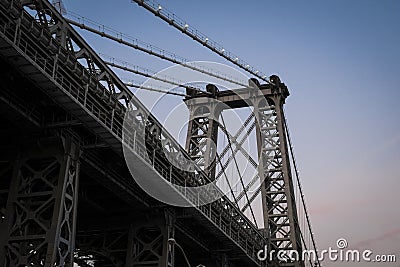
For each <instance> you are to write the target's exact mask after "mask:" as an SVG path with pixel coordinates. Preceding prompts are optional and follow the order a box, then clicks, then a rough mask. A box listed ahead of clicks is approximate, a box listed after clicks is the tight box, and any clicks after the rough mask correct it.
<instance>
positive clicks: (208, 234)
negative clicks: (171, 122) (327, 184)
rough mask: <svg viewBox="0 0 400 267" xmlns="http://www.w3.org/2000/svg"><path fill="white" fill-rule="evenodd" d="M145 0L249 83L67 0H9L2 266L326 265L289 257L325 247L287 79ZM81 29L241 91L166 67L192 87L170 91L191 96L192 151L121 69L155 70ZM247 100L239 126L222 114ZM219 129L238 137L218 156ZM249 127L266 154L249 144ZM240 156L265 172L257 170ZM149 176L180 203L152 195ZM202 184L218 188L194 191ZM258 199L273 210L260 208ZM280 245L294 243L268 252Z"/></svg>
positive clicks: (0, 12)
mask: <svg viewBox="0 0 400 267" xmlns="http://www.w3.org/2000/svg"><path fill="white" fill-rule="evenodd" d="M135 2H137V3H138V4H139V5H140V6H142V7H144V8H146V9H147V10H149V11H150V12H152V13H153V14H155V15H157V16H158V17H159V18H160V19H162V20H164V21H166V22H168V23H169V24H170V25H171V26H173V27H175V28H177V29H178V30H180V31H182V32H183V34H186V35H188V36H189V37H191V38H193V39H194V40H195V41H198V42H201V43H202V44H203V45H204V46H205V47H207V48H208V49H210V50H212V51H213V52H216V53H217V54H219V55H220V56H222V57H223V58H225V59H227V60H228V61H230V62H231V63H232V64H234V65H236V66H237V67H239V68H242V69H243V70H245V71H247V72H249V73H250V74H251V75H252V77H254V78H252V79H250V80H249V81H248V84H243V82H239V81H236V80H234V79H232V78H230V77H228V76H224V75H221V74H219V73H216V72H213V71H210V70H208V69H206V68H202V67H201V66H198V65H193V64H188V63H187V62H186V61H185V59H182V58H179V57H176V56H174V55H172V54H169V53H167V52H165V51H163V50H157V48H156V47H152V46H149V45H143V43H142V42H141V41H138V40H136V41H132V40H128V39H127V38H125V36H123V35H119V36H117V35H113V32H112V31H108V30H107V28H105V27H100V28H99V27H97V28H96V27H94V26H93V24H90V23H85V22H84V21H83V20H82V18H79V17H75V18H76V19H75V20H74V19H73V17H72V18H71V17H68V18H67V17H66V16H65V15H64V14H63V12H62V11H63V10H62V9H61V8H60V7H61V3H60V2H58V8H57V5H53V4H54V3H53V4H52V3H50V2H48V1H45V0H32V1H29V0H27V1H25V0H24V1H22V0H21V1H18V0H2V1H1V2H0V62H1V64H0V73H1V84H0V87H1V88H0V102H1V104H0V110H1V112H0V124H1V125H2V126H1V130H0V133H1V137H2V138H1V140H0V147H1V150H0V151H1V152H0V213H1V221H0V266H1V267H3V266H7V267H8V266H46V267H48V266H96V267H100V266H104V267H106V266H163V267H167V266H171V267H172V266H221V267H222V266H224V267H228V266H320V262H319V261H318V259H301V258H297V259H295V258H292V257H290V255H291V254H290V253H293V252H297V253H299V254H300V255H301V254H302V251H303V250H312V251H316V244H315V239H314V236H313V234H312V231H311V224H310V220H309V216H308V214H307V209H306V205H305V202H304V195H303V193H302V188H301V184H300V180H299V177H298V172H297V167H296V162H295V160H294V154H293V147H292V145H291V141H290V135H289V131H288V127H287V123H286V119H285V115H284V109H283V106H284V103H285V99H286V98H287V97H288V96H289V90H288V88H287V87H286V85H285V84H284V83H283V82H281V80H280V79H279V77H278V76H276V75H272V76H270V77H269V78H268V77H267V76H266V75H264V74H261V72H259V71H258V70H256V69H254V68H253V67H250V65H249V64H247V63H246V62H244V61H242V60H240V59H239V58H238V57H237V56H235V55H233V54H231V53H230V52H228V51H225V49H222V48H220V47H219V46H218V44H217V43H216V42H214V41H212V40H211V39H209V38H207V37H205V36H203V35H201V34H199V33H198V32H197V31H196V30H194V29H192V28H191V27H189V26H188V25H187V24H186V23H182V22H181V21H180V20H179V18H176V17H172V16H171V14H169V13H168V11H166V10H165V9H163V8H162V7H160V6H158V5H154V4H153V3H152V2H149V1H135ZM86 22H88V21H86ZM77 28H81V29H83V30H86V31H89V32H92V33H93V34H97V35H99V36H102V37H105V38H108V39H110V40H113V41H115V42H118V43H120V44H123V45H126V46H129V47H131V48H133V49H138V50H141V51H143V52H146V53H148V54H150V55H151V56H157V57H160V58H162V59H164V60H167V61H170V62H172V63H176V64H180V65H181V66H183V67H186V68H190V69H192V70H193V71H198V72H201V73H203V74H206V75H209V76H212V77H215V78H219V79H221V80H225V81H228V82H231V83H234V84H236V85H237V88H236V89H233V90H223V89H222V88H218V87H217V86H215V85H213V84H207V86H203V87H198V86H194V85H187V84H186V85H185V84H180V83H179V82H174V81H173V80H169V79H166V80H165V79H164V78H158V79H159V80H160V79H161V80H162V79H164V80H163V82H169V83H171V84H175V85H176V86H177V87H178V88H184V89H185V91H184V92H180V93H179V92H172V91H171V92H165V93H168V94H174V95H175V96H179V97H183V102H184V103H185V105H186V106H187V108H188V110H189V111H190V114H191V115H190V116H191V117H190V121H189V125H188V130H187V139H186V146H185V148H183V147H182V146H181V145H180V144H179V142H178V141H176V139H175V138H174V137H173V136H172V135H171V134H169V133H168V131H166V130H165V129H164V128H163V125H162V124H161V123H160V122H159V121H158V120H157V118H156V116H155V115H154V114H152V113H151V112H150V111H149V110H148V109H147V108H146V106H145V105H144V104H143V103H141V101H140V100H139V99H138V98H137V97H136V96H135V94H134V93H133V91H132V90H130V89H129V87H132V86H134V85H133V84H132V83H128V82H125V81H122V80H121V78H120V77H119V76H118V75H117V74H116V72H115V71H114V70H113V69H116V68H119V69H123V70H124V71H128V72H131V73H135V74H137V75H143V76H146V77H150V76H151V75H150V74H149V72H147V71H146V70H143V69H139V68H134V67H132V66H129V65H127V64H118V62H115V61H110V60H107V59H106V58H105V57H102V56H101V55H99V54H98V53H96V51H94V49H93V48H92V47H91V46H90V45H88V43H87V42H86V41H85V40H84V38H83V37H82V36H81V35H80V34H79V33H78V31H77ZM259 80H260V81H262V82H263V84H261V83H260V82H259ZM137 88H139V90H153V91H158V92H163V91H162V90H160V89H157V88H150V87H149V88H146V87H145V86H143V87H142V86H137ZM215 103H217V104H215ZM219 103H223V104H224V105H222V106H221V105H220V104H219ZM244 107H247V108H251V109H252V112H251V114H250V115H249V117H248V118H247V119H246V120H245V121H244V123H243V125H242V127H240V128H239V130H238V132H237V133H236V134H234V133H230V132H229V131H228V129H227V127H226V125H225V122H224V121H222V123H221V122H220V121H219V118H220V117H221V116H222V113H223V111H224V110H227V109H237V108H244ZM222 118H223V117H222ZM218 131H222V133H223V134H225V135H226V137H227V139H228V144H227V145H226V147H224V148H222V150H219V152H218V153H217V152H216V149H215V148H213V146H212V144H213V143H214V144H216V143H218V142H217V139H218V137H219V134H218ZM251 131H255V132H256V137H257V142H256V143H257V152H258V157H257V158H256V159H254V157H253V156H252V155H251V154H250V153H248V152H246V150H245V149H243V147H242V144H243V142H244V140H245V139H246V138H248V137H249V135H250V132H251ZM240 138H242V139H240ZM238 153H242V154H243V155H244V156H245V157H246V158H247V159H248V162H249V163H250V165H251V166H252V167H253V168H254V170H256V173H257V174H256V175H255V176H254V177H252V179H250V180H248V181H245V179H243V177H242V176H241V173H240V170H239V168H238V163H237V160H236V155H237V154H238ZM174 160H175V161H176V162H174ZM223 160H224V162H222V161H223ZM178 165H179V166H178ZM229 165H231V166H235V165H236V169H237V171H238V177H239V178H240V179H239V182H240V183H239V185H240V188H241V190H239V192H238V191H237V190H236V192H234V190H232V188H231V185H229V187H230V191H229V192H228V193H224V192H222V191H221V189H220V188H219V187H218V186H217V185H216V184H215V183H214V181H217V180H218V179H219V178H221V177H224V176H225V178H227V181H229V179H228V177H227V176H228V175H227V173H226V170H227V168H228V166H229ZM141 181H142V182H145V183H150V186H149V187H150V189H154V190H156V191H158V192H162V193H164V194H165V195H167V196H168V197H171V196H173V197H176V198H177V199H179V204H177V205H173V204H171V203H165V202H164V201H161V200H160V199H157V198H155V197H154V196H152V195H150V194H149V193H148V192H147V190H145V189H144V188H143V186H141ZM152 181H153V182H152ZM228 183H229V182H228ZM171 185H173V186H171ZM204 185H211V186H210V187H209V188H208V189H207V190H203V191H200V192H199V191H195V190H194V189H196V188H201V187H202V186H204ZM254 188H255V189H254ZM253 189H254V190H253ZM258 198H259V199H261V204H262V210H256V209H255V207H256V205H255V204H254V203H255V202H256V199H258ZM259 215H261V217H262V220H261V221H262V225H261V224H260V220H259V219H257V218H256V217H257V216H259ZM270 251H276V252H278V251H283V253H282V254H278V255H276V254H273V255H272V254H271V255H272V256H271V257H265V258H263V257H264V256H266V255H265V254H268V253H267V252H270ZM260 252H262V253H260Z"/></svg>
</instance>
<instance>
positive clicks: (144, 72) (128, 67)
mask: <svg viewBox="0 0 400 267" xmlns="http://www.w3.org/2000/svg"><path fill="white" fill-rule="evenodd" d="M99 55H100V56H102V57H103V58H104V57H108V60H109V61H107V60H104V63H106V64H107V65H109V66H111V67H114V68H117V69H121V70H124V71H127V72H131V73H134V74H138V75H141V76H144V77H147V78H151V79H154V80H158V81H161V82H164V83H168V84H172V85H175V86H178V87H182V88H185V89H188V90H191V91H198V92H201V93H205V94H211V93H209V92H206V91H203V90H201V89H200V88H198V87H194V86H190V85H184V84H183V83H182V82H179V81H175V80H174V79H173V78H169V77H159V76H157V73H156V72H154V71H152V70H149V69H145V68H142V67H140V66H137V65H133V64H130V63H129V62H126V61H123V60H120V59H116V58H114V57H110V56H107V55H104V54H101V53H99ZM115 62H118V63H120V64H117V63H115Z"/></svg>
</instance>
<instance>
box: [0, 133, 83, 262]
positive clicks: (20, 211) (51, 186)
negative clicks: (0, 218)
mask: <svg viewBox="0 0 400 267" xmlns="http://www.w3.org/2000/svg"><path fill="white" fill-rule="evenodd" d="M26 147H27V148H26V149H25V148H23V151H22V153H21V154H20V156H19V157H18V159H17V160H16V162H15V164H14V171H13V176H12V180H11V185H10V190H9V194H8V200H7V205H6V212H5V218H4V222H3V223H2V224H1V229H0V246H1V250H0V259H2V260H1V261H0V266H1V267H8V266H45V267H50V266H51V267H54V266H60V267H61V266H69V267H72V266H73V256H74V255H73V251H74V244H75V231H76V229H75V225H76V209H77V196H78V177H79V160H78V159H79V148H78V146H77V145H76V144H75V143H74V142H72V141H71V140H70V139H69V138H61V137H56V138H49V139H42V140H39V141H38V142H36V143H35V144H33V145H32V144H31V145H28V146H26ZM3 259H4V260H3Z"/></svg>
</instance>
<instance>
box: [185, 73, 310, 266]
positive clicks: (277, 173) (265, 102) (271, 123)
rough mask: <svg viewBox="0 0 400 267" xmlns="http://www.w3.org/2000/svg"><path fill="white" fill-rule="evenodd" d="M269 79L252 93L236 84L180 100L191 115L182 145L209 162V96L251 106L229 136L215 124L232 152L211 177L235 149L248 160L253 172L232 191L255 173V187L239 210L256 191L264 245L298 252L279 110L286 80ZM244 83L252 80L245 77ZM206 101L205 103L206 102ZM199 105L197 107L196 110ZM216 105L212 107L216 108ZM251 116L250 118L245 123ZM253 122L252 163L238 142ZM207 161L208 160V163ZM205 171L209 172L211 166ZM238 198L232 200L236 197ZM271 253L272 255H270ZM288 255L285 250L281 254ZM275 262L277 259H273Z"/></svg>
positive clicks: (212, 136)
mask: <svg viewBox="0 0 400 267" xmlns="http://www.w3.org/2000/svg"><path fill="white" fill-rule="evenodd" d="M272 79H274V81H273V82H271V83H272V84H278V86H274V85H271V84H270V85H263V86H257V87H259V89H260V91H261V92H262V94H261V95H258V96H253V95H257V92H258V91H257V90H255V91H254V92H253V93H252V92H251V91H252V90H251V88H245V89H241V90H232V91H222V92H220V93H218V92H217V90H215V91H216V92H217V93H215V94H214V96H206V95H204V94H200V93H198V94H197V95H196V94H194V95H193V96H192V98H189V100H186V103H189V104H188V107H189V110H190V111H191V113H190V114H191V115H190V118H191V121H190V122H189V128H188V142H187V149H188V150H189V154H191V155H192V157H193V158H194V159H195V160H196V161H198V162H204V163H207V162H210V160H209V159H208V157H209V155H210V154H211V152H210V151H211V150H216V147H209V146H210V142H209V140H212V141H214V140H216V139H217V136H216V135H217V130H216V128H218V125H219V122H218V118H219V117H218V116H216V115H215V114H214V113H215V112H214V113H213V112H212V110H213V108H212V107H213V106H215V105H213V103H214V98H215V99H216V100H218V101H219V102H222V103H224V104H225V105H223V107H224V108H241V107H246V106H247V107H251V106H253V115H250V116H249V117H248V119H247V120H246V121H245V122H244V125H243V126H242V127H241V128H240V129H239V131H238V133H237V134H235V135H234V136H232V135H231V134H230V133H228V132H227V130H226V129H225V127H221V129H222V130H223V132H224V133H225V134H226V135H227V136H228V138H230V139H231V140H233V141H232V143H233V144H235V146H236V147H235V149H233V148H232V146H231V144H229V145H228V146H229V147H230V148H231V152H232V154H231V155H230V157H228V159H227V161H226V162H225V164H223V166H222V168H221V170H220V171H219V173H218V174H217V176H216V177H214V176H211V179H213V178H219V177H220V176H221V175H222V173H224V172H225V169H226V167H227V166H228V165H229V163H230V161H231V160H232V158H233V157H234V156H235V154H236V153H237V152H238V151H241V152H242V153H243V154H244V155H245V156H247V158H248V159H249V162H250V163H251V164H252V165H253V166H255V167H256V168H257V169H258V175H256V176H255V177H254V178H253V179H252V180H251V181H250V183H249V184H248V185H247V186H244V185H243V191H242V192H240V194H239V195H238V196H236V197H235V196H234V198H235V200H236V201H238V197H239V199H241V198H243V196H247V195H246V192H247V191H248V189H249V188H251V187H252V186H253V185H254V183H255V182H256V181H257V179H260V182H261V185H260V187H259V188H258V189H257V190H256V191H255V193H253V195H252V196H251V197H250V199H249V198H246V200H247V201H246V204H245V205H244V206H243V207H241V210H242V212H243V211H245V210H246V209H247V208H249V207H250V208H251V203H252V202H253V201H254V199H255V198H256V197H257V196H258V195H259V194H261V196H262V197H261V199H262V205H263V216H264V229H265V230H266V231H265V233H266V234H267V237H268V239H269V244H268V246H269V250H268V251H271V250H274V251H276V252H278V251H280V250H286V251H289V250H295V251H297V252H298V253H299V255H301V252H302V251H301V249H302V245H301V236H300V227H299V223H298V215H297V209H296V202H295V195H294V187H293V182H292V174H291V167H290V161H289V154H288V143H287V140H286V133H285V121H284V116H283V104H284V101H285V99H286V97H287V96H288V95H289V91H288V90H287V88H286V86H285V85H284V84H283V83H281V82H280V80H279V78H278V77H277V76H271V80H272ZM250 84H252V83H251V82H250ZM243 99H247V101H243ZM210 107H211V108H210ZM199 111H202V112H203V113H201V114H200V115H199V114H196V112H198V113H199ZM220 113H221V110H218V114H220ZM252 119H253V124H250V122H251V120H252ZM249 124H250V127H249V129H247V131H246V133H245V134H244V137H242V140H240V141H237V140H236V139H237V137H238V136H239V135H240V134H241V132H243V131H244V130H245V129H246V126H247V125H249ZM254 126H255V128H256V137H257V147H258V156H259V162H258V164H257V163H256V162H255V161H254V159H252V158H251V157H250V155H249V154H248V153H247V152H246V151H245V150H244V149H243V148H242V147H241V145H242V144H243V142H244V139H246V138H247V137H248V136H249V134H250V132H251V131H252V130H253V129H254ZM228 146H227V147H225V148H224V150H223V151H222V154H223V155H225V153H226V152H227V151H228V149H229V148H228ZM211 166H212V165H211ZM209 175H215V171H214V172H212V173H210V174H209ZM237 204H238V203H237ZM275 256H276V255H275ZM286 256H288V254H287V255H286ZM287 259H288V262H286V263H285V264H284V265H285V266H304V262H303V261H293V262H291V261H290V259H289V257H288V258H287ZM275 262H278V261H277V259H275Z"/></svg>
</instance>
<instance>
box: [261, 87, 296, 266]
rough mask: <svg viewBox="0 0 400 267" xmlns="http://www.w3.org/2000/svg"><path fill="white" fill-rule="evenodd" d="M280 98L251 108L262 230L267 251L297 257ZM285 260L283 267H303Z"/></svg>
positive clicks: (280, 95) (294, 218) (289, 172)
mask: <svg viewBox="0 0 400 267" xmlns="http://www.w3.org/2000/svg"><path fill="white" fill-rule="evenodd" d="M284 99H285V97H284V96H283V95H282V94H280V93H277V94H274V95H271V96H269V97H266V98H265V99H262V100H261V101H259V103H258V105H257V107H255V111H256V118H257V121H258V123H257V146H258V153H259V159H260V160H259V168H258V171H259V176H260V177H261V178H262V179H263V182H262V187H261V194H262V201H263V216H264V227H265V229H266V233H267V237H269V240H270V244H269V247H268V251H271V250H275V252H276V253H277V252H278V251H280V250H287V251H289V250H295V251H297V252H298V253H300V255H301V239H300V228H299V225H298V217H297V209H296V202H295V198H294V192H293V183H292V175H291V168H290V161H289V154H288V145H287V140H286V133H285V127H284V116H283V103H284ZM281 256H282V255H281ZM288 261H289V262H288V263H285V266H296V267H299V266H304V262H302V261H296V262H290V259H289V258H288Z"/></svg>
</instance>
